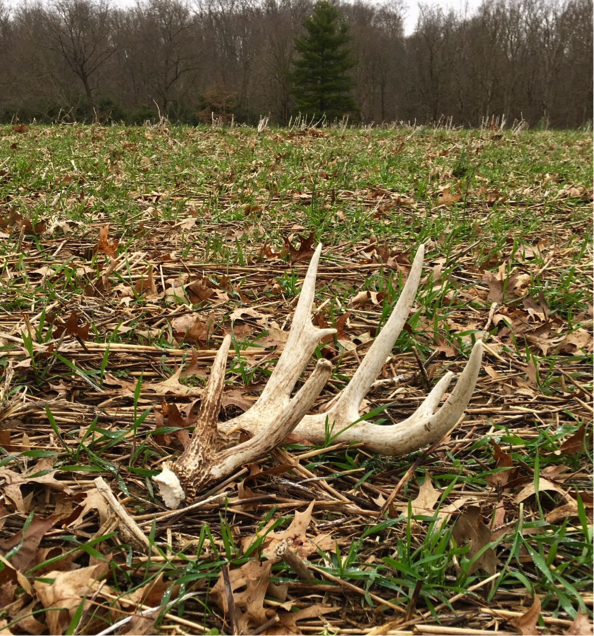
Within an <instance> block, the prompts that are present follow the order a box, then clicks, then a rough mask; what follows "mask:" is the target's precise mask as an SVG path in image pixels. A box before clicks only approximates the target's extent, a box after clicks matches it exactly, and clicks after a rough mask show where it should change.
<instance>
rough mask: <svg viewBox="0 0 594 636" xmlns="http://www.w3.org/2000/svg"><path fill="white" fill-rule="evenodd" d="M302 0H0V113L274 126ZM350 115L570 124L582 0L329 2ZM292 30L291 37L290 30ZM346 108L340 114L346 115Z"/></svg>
mask: <svg viewBox="0 0 594 636" xmlns="http://www.w3.org/2000/svg"><path fill="white" fill-rule="evenodd" d="M313 5H314V3H313V2H311V1H310V0H197V1H196V2H194V3H192V4H189V3H185V2H183V1H181V0H144V1H141V2H139V3H138V4H137V5H136V6H134V7H132V8H119V7H116V6H115V5H113V4H109V3H108V2H106V1H105V0H56V1H55V2H52V3H51V4H36V3H32V2H28V3H24V2H23V3H22V4H21V5H20V6H17V7H16V8H14V9H12V10H9V9H8V7H7V6H5V5H3V4H2V0H0V119H1V120H2V121H4V122H8V121H14V120H15V119H16V118H18V120H20V121H31V120H32V119H36V120H37V121H40V122H50V121H74V120H76V121H94V120H97V119H98V120H100V121H103V122H109V121H116V122H119V121H123V122H126V123H130V124H133V123H138V124H139V123H143V122H144V121H146V120H149V119H150V120H153V121H154V120H158V119H159V116H160V115H163V116H167V117H168V118H169V119H170V120H171V121H179V122H185V123H190V124H197V123H200V122H206V123H210V122H212V121H213V120H215V121H219V122H221V123H225V122H230V121H231V120H232V119H233V120H235V121H236V122H246V123H251V124H255V123H257V122H258V120H259V118H260V116H268V117H269V118H270V122H271V123H276V124H286V123H287V122H288V121H289V119H290V117H291V116H292V115H294V114H296V113H297V112H298V110H299V108H298V104H297V101H296V93H295V90H294V86H293V85H292V80H294V79H295V68H296V66H295V61H296V60H297V59H298V58H299V54H298V52H297V51H296V48H295V40H296V38H303V36H304V34H305V33H306V31H305V29H304V26H303V23H304V20H305V19H306V18H307V17H308V16H311V15H312V10H313ZM335 6H336V7H337V8H338V10H339V12H340V16H341V19H342V20H344V21H345V22H346V24H348V27H349V30H348V31H349V35H350V41H349V44H348V46H349V48H350V56H351V57H352V60H353V62H354V63H355V65H354V66H352V68H350V69H348V74H349V76H350V85H351V86H352V90H351V92H350V96H351V97H352V99H353V100H354V103H355V105H356V109H357V110H356V115H355V118H356V119H357V120H358V121H361V122H362V123H366V124H368V123H372V122H375V123H376V124H380V123H383V122H394V121H404V122H416V123H417V124H422V123H431V122H437V121H439V120H440V118H442V117H443V116H445V117H451V122H452V123H453V124H456V125H464V126H478V125H480V124H481V122H482V121H483V120H484V119H485V118H489V117H491V116H496V117H500V116H505V118H506V119H507V121H508V122H510V123H511V122H512V121H513V120H514V119H517V120H520V119H524V120H525V121H527V122H528V124H530V125H531V126H537V125H544V126H549V127H557V128H575V127H578V126H581V125H584V124H586V123H588V122H590V121H591V119H592V108H593V104H592V0H567V1H565V2H563V1H562V0H516V1H512V0H485V1H484V2H483V4H482V5H481V7H480V8H479V10H478V11H477V12H476V14H474V15H473V16H472V17H470V18H462V17H460V16H458V15H456V14H455V13H453V12H450V13H446V12H443V11H442V10H441V9H438V8H432V7H429V6H424V7H422V8H421V13H420V17H419V20H418V23H417V26H416V29H415V31H414V33H413V34H412V35H410V36H405V35H404V31H403V6H402V5H401V4H399V2H398V0H389V1H387V2H384V3H383V4H377V3H373V2H372V1H371V0H367V1H366V0H356V1H354V2H348V3H347V2H342V3H335ZM298 41H299V40H298ZM352 118H353V115H351V121H353V119H352Z"/></svg>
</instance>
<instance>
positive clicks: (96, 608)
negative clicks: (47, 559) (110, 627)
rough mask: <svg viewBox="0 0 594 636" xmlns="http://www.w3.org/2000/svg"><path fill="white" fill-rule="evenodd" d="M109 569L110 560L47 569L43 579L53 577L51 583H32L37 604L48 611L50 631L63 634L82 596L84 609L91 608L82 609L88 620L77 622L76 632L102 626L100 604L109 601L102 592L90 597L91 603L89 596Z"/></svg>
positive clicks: (89, 631) (102, 612)
mask: <svg viewBox="0 0 594 636" xmlns="http://www.w3.org/2000/svg"><path fill="white" fill-rule="evenodd" d="M108 572H109V563H107V562H102V563H99V564H97V565H92V566H89V567H86V568H80V569H79V570H72V571H71V572H57V571H54V572H49V573H48V574H47V575H46V578H47V579H53V583H46V582H44V581H41V580H37V581H35V582H34V584H33V585H34V587H35V591H36V592H37V598H38V599H39V601H40V603H41V604H42V605H43V607H44V608H45V609H48V610H51V611H49V612H46V614H45V617H46V621H47V625H48V627H49V632H50V634H52V635H55V636H61V635H62V634H63V633H64V631H65V630H66V629H67V627H68V625H69V624H70V622H71V620H72V618H73V616H74V614H75V613H76V610H77V608H78V606H79V605H80V602H81V601H82V600H83V599H85V601H84V607H85V610H87V609H89V610H91V611H88V612H85V615H86V616H87V617H88V618H87V622H86V623H85V624H84V625H79V627H78V630H79V632H80V633H83V634H89V633H93V631H94V630H95V629H96V628H97V627H98V626H99V625H103V626H104V625H105V620H106V618H107V616H106V612H107V611H108V610H105V609H103V608H102V607H101V605H100V604H101V603H103V602H104V603H105V605H108V604H109V603H110V602H111V601H109V600H108V599H107V598H105V597H103V596H102V595H101V592H99V594H98V595H97V597H96V598H94V599H93V601H94V602H93V604H91V598H93V596H94V594H95V592H97V591H98V590H99V586H100V585H101V581H100V579H101V578H102V577H104V576H105V575H106V574H107V573H108ZM102 589H103V591H105V592H111V591H112V590H111V588H108V587H107V586H105V587H103V588H102ZM118 615H119V612H118ZM114 617H115V615H114ZM118 618H119V616H118Z"/></svg>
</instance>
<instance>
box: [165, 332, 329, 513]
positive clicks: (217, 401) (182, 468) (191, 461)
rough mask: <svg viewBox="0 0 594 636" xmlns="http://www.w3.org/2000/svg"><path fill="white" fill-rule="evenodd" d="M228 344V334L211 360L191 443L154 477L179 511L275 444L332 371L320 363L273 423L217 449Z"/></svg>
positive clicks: (170, 504) (325, 364) (276, 444)
mask: <svg viewBox="0 0 594 636" xmlns="http://www.w3.org/2000/svg"><path fill="white" fill-rule="evenodd" d="M230 343H231V337H230V336H226V337H225V339H224V340H223V344H222V345H221V348H220V349H219V351H218V352H217V355H216V357H215V360H214V363H213V365H212V368H211V372H210V377H209V380H208V385H207V387H206V391H205V395H204V400H203V402H202V405H201V407H200V412H199V414H198V419H197V424H196V428H195V429H194V435H193V437H192V440H191V442H190V444H189V445H188V447H187V448H186V450H185V451H184V452H183V453H182V454H181V456H180V457H179V458H178V459H177V460H176V461H175V462H174V463H169V462H165V463H164V464H163V471H162V472H161V473H160V474H159V475H157V476H156V477H154V481H155V482H156V483H157V485H158V486H159V489H160V491H161V495H162V497H163V500H164V501H165V504H166V505H167V506H168V507H169V508H177V507H178V506H179V504H180V503H181V502H182V501H183V500H184V499H190V500H192V499H194V498H195V496H196V494H197V493H198V492H199V491H200V490H203V489H204V488H206V487H208V486H209V485H210V484H212V483H216V482H218V481H220V480H221V479H223V478H225V477H228V476H229V475H230V474H231V473H232V472H233V471H234V470H235V469H236V468H237V467H239V466H241V465H242V464H245V463H248V462H250V461H254V460H255V459H258V458H260V457H262V455H265V454H266V453H267V452H268V451H270V450H272V449H273V448H275V447H276V446H278V445H279V444H280V443H281V442H282V441H283V440H284V439H285V437H286V436H287V435H288V434H289V433H290V432H291V431H292V430H293V429H294V428H295V426H297V423H298V422H299V421H300V420H301V419H302V418H303V416H304V415H305V414H306V413H307V411H308V410H309V409H310V408H311V406H312V404H313V403H314V402H315V400H316V398H317V397H318V395H319V394H320V391H321V390H322V389H323V388H324V385H325V384H326V381H327V380H328V378H329V377H330V374H331V373H332V365H331V364H330V362H328V361H327V360H319V361H318V363H317V365H316V367H315V369H314V371H313V373H312V374H311V376H310V377H309V379H308V380H307V382H306V383H305V384H304V385H303V386H302V387H301V389H300V390H299V391H298V392H297V394H296V395H295V397H294V398H293V399H291V400H290V401H289V402H288V404H286V405H285V406H279V407H278V409H277V412H276V417H275V418H274V420H271V421H269V422H268V425H267V426H265V427H262V429H261V430H259V431H258V432H256V435H255V436H254V437H253V438H252V439H250V440H248V441H246V442H243V443H241V444H238V445H237V446H235V447H233V448H230V449H226V450H220V448H219V447H220V440H219V432H218V426H217V417H218V414H219V410H220V406H221V396H222V392H223V388H224V381H225V366H226V362H227V354H228V352H229V345H230Z"/></svg>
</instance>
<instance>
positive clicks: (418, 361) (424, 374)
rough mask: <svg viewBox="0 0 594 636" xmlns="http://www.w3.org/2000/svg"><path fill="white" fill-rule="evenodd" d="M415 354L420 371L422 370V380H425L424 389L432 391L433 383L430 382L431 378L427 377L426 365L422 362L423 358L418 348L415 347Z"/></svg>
mask: <svg viewBox="0 0 594 636" xmlns="http://www.w3.org/2000/svg"><path fill="white" fill-rule="evenodd" d="M413 353H414V354H415V358H416V359H417V364H418V365H419V369H420V370H421V379H422V380H423V388H424V389H425V391H430V390H431V382H429V378H428V376H427V370H426V369H425V365H424V364H423V361H422V360H421V356H420V355H419V352H418V350H417V348H416V347H413Z"/></svg>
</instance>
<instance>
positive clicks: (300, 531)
mask: <svg viewBox="0 0 594 636" xmlns="http://www.w3.org/2000/svg"><path fill="white" fill-rule="evenodd" d="M314 503H315V502H314V501H312V502H311V503H310V505H309V506H308V507H307V510H305V511H304V512H299V511H297V512H295V518H294V519H293V521H292V522H291V525H290V526H289V527H288V528H287V529H286V530H283V531H282V532H273V533H270V534H268V536H266V538H265V539H264V542H263V544H262V548H263V550H262V556H263V557H265V558H267V559H274V558H276V553H275V550H276V548H277V547H278V546H279V545H280V544H281V543H283V542H286V543H287V544H288V545H289V547H290V548H291V549H292V550H293V552H297V554H298V555H299V556H300V557H301V558H302V559H307V557H308V556H309V555H310V554H313V553H314V552H316V551H317V550H318V549H320V550H330V549H332V548H333V546H334V540H333V539H332V537H331V536H330V535H329V534H324V535H319V536H317V537H315V538H312V539H310V538H308V537H307V528H308V527H309V524H310V523H311V515H312V512H313V507H314ZM273 523H274V520H271V522H270V523H269V524H267V526H266V527H264V528H263V529H262V530H260V532H258V533H256V535H255V536H253V537H251V538H248V539H246V540H244V541H243V542H242V545H243V547H244V550H245V549H247V548H248V547H249V546H250V545H251V544H252V543H253V542H254V541H255V540H256V539H257V538H258V537H259V536H262V535H264V534H266V532H267V530H268V528H269V527H270V526H271V525H272V524H273Z"/></svg>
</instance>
